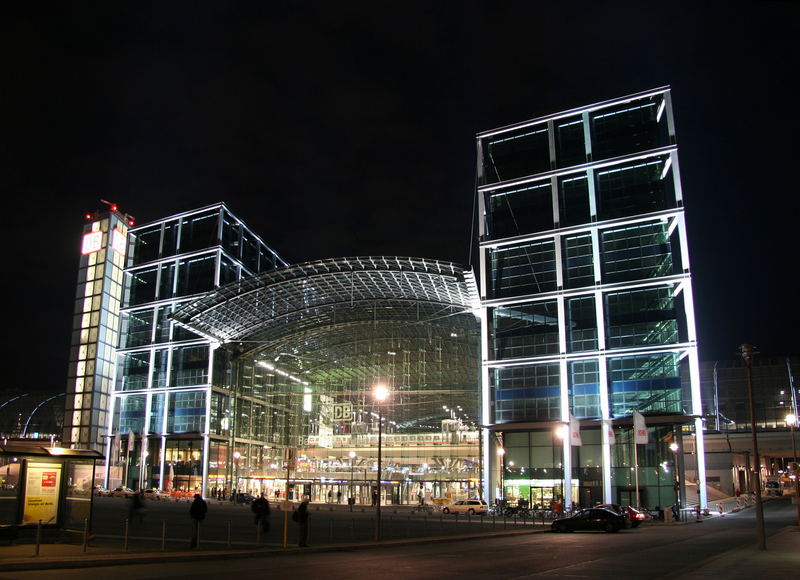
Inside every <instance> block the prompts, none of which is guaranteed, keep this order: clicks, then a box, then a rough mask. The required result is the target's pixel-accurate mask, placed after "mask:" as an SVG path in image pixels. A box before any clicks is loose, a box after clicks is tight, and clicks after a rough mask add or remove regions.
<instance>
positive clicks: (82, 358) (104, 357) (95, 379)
mask: <svg viewBox="0 0 800 580" xmlns="http://www.w3.org/2000/svg"><path fill="white" fill-rule="evenodd" d="M85 218H86V223H85V225H84V226H83V236H82V238H81V257H80V264H79V267H78V284H77V291H76V294H75V308H74V310H73V323H72V338H71V341H70V351H69V369H68V372H67V377H68V378H67V389H66V402H65V406H64V407H65V408H64V411H65V412H64V433H63V442H64V445H65V446H67V447H73V448H75V447H77V448H79V449H94V450H95V451H100V452H102V451H103V449H104V448H105V441H104V440H103V436H104V434H105V431H104V428H105V425H106V423H107V422H108V418H107V409H108V401H109V395H110V394H111V391H112V388H111V385H112V382H113V375H114V349H115V348H116V346H117V341H118V340H119V309H120V304H121V301H122V270H123V268H124V266H125V254H126V252H127V235H128V227H129V226H130V225H132V223H133V220H132V218H131V217H130V216H128V215H126V214H124V213H122V212H120V211H119V210H118V209H117V206H116V205H114V204H109V207H108V209H107V210H105V211H102V212H93V213H89V214H87V215H86V216H85Z"/></svg>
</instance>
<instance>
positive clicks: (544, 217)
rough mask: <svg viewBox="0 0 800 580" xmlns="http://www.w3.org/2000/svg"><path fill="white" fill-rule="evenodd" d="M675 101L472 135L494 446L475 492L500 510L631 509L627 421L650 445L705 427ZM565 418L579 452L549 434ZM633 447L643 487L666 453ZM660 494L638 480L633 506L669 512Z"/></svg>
mask: <svg viewBox="0 0 800 580" xmlns="http://www.w3.org/2000/svg"><path fill="white" fill-rule="evenodd" d="M669 101H670V93H669V89H668V88H663V89H656V90H653V91H648V92H645V93H640V94H638V95H632V96H630V97H625V98H622V99H618V100H614V101H609V102H605V103H599V104H597V105H590V106H587V107H582V108H580V109H576V110H573V111H566V112H564V113H559V114H556V115H551V116H549V117H544V118H541V119H535V120H532V121H529V122H527V123H522V124H520V125H518V126H513V127H507V128H504V129H498V130H496V131H487V132H485V133H481V134H479V135H478V151H479V157H478V158H479V160H480V163H479V168H478V183H479V185H478V193H479V196H480V198H481V200H482V204H483V210H484V211H483V214H484V219H483V220H482V222H481V224H482V231H481V234H482V235H481V252H482V255H481V259H482V267H481V271H482V278H481V297H482V299H483V304H484V308H485V316H486V320H487V322H488V324H486V325H485V329H484V334H483V340H484V341H485V344H486V348H485V350H484V352H486V353H488V357H487V358H485V360H484V361H483V367H484V376H483V381H484V384H485V385H486V389H485V391H484V400H483V413H484V416H485V419H484V420H485V422H486V423H487V424H489V425H490V426H491V428H490V431H491V432H493V433H494V434H495V436H494V437H493V438H492V437H488V436H487V441H486V443H487V445H486V452H485V455H484V459H485V461H487V463H489V464H490V465H491V467H490V468H489V469H488V470H487V480H486V481H485V484H484V485H485V486H486V488H487V493H491V494H493V496H494V497H495V498H503V499H508V498H509V496H511V497H513V496H515V495H516V496H519V497H520V498H524V497H527V496H526V494H533V495H536V493H538V494H539V495H540V496H542V497H544V496H549V497H551V498H552V497H558V496H562V497H563V499H564V501H565V502H566V503H567V504H575V505H581V506H586V505H591V504H592V503H593V502H600V501H605V502H607V503H636V501H637V500H635V498H634V500H631V495H630V494H631V487H632V486H635V483H634V482H633V480H631V478H630V473H631V467H632V463H631V459H630V457H628V455H627V454H628V453H629V451H630V448H631V446H632V444H631V443H630V433H631V431H632V424H631V415H632V413H633V412H634V411H637V412H639V413H641V414H643V415H644V416H645V418H646V420H648V421H651V419H650V417H658V419H657V422H658V423H659V426H658V427H655V426H654V427H652V428H651V427H648V429H650V430H651V438H650V440H651V442H652V441H654V440H655V439H656V438H657V437H660V439H659V441H661V442H663V441H664V440H671V441H675V440H676V439H677V438H678V432H679V431H681V430H682V429H683V425H684V424H690V425H694V426H695V428H696V429H697V428H698V427H699V426H700V425H699V423H698V421H699V420H694V419H691V418H689V416H690V415H695V416H699V415H700V412H701V410H700V390H699V365H698V361H697V345H696V335H695V329H694V319H693V310H692V304H691V278H690V273H689V271H688V268H687V264H688V259H687V256H688V250H687V246H686V232H685V221H684V215H683V197H682V190H681V187H680V182H679V179H678V158H677V147H676V145H675V137H674V129H673V127H674V124H673V121H672V111H671V107H670V102H669ZM512 180H513V181H512ZM665 417H666V418H668V419H665ZM573 418H574V419H576V420H578V421H579V423H580V429H581V436H582V437H581V438H582V445H581V446H572V447H571V446H570V443H569V439H570V438H559V437H556V436H553V435H552V433H551V432H555V431H559V427H560V426H564V425H567V424H569V423H570V420H571V419H573ZM652 421H656V419H652ZM656 431H658V432H656ZM662 431H663V433H662ZM614 433H616V436H613V435H614ZM626 438H627V439H626ZM520 441H527V442H528V443H527V444H522V443H520V444H519V445H518V442H520ZM613 441H616V443H613ZM626 441H628V444H627V446H626ZM492 444H493V445H494V447H503V448H504V449H506V454H505V455H503V456H502V457H503V458H504V461H503V462H499V461H498V460H497V458H496V456H495V455H494V454H493V453H492V450H491V447H492ZM526 445H527V447H526ZM517 447H519V449H517ZM639 447H640V454H639V471H640V473H641V474H644V473H645V472H648V473H651V470H650V468H651V467H653V468H655V469H656V471H657V468H658V465H659V464H660V462H663V461H666V460H672V459H673V457H672V452H671V451H670V452H667V451H665V450H664V449H663V448H662V447H663V445H662V444H661V443H659V444H656V443H649V444H648V445H646V446H645V445H639ZM626 449H627V451H626ZM520 453H521V454H522V456H521V461H517V460H513V462H514V466H515V467H514V468H513V469H511V468H510V466H509V461H511V459H510V458H512V457H513V456H515V455H516V454H520ZM554 457H555V458H560V460H559V461H560V462H559V461H555V460H554V459H553V458H554ZM535 458H539V459H540V460H541V464H539V463H537V461H536V460H535ZM634 467H635V466H634ZM545 469H548V470H550V474H549V477H545V476H544V471H543V470H545ZM554 469H555V470H560V471H558V474H557V475H556V476H553V475H552V471H553V470H554ZM634 471H635V469H634ZM569 473H571V474H572V477H567V474H569ZM531 474H536V477H533V476H532V475H531ZM623 474H624V475H625V477H623ZM534 479H535V480H536V481H534ZM662 479H663V481H662ZM662 479H659V478H658V477H657V478H655V479H652V478H650V477H649V475H648V477H644V475H642V477H641V478H640V481H639V485H640V489H638V490H636V491H638V493H639V496H638V497H639V498H640V499H639V500H638V501H640V502H641V504H642V505H649V504H652V505H650V507H653V506H655V505H671V504H673V503H676V502H677V501H678V500H679V498H677V497H676V496H675V492H674V485H673V484H674V473H673V474H670V475H664V478H662ZM545 481H550V484H549V485H545V483H544V482H545ZM545 487H547V488H548V491H546V492H545V491H542V489H543V488H545ZM662 487H664V489H661V488H662ZM536 489H539V491H538V492H536V493H534V490H536ZM664 490H667V491H664ZM703 491H704V490H703ZM665 494H666V496H669V497H666V496H665ZM670 494H671V495H670ZM668 500H669V501H668ZM701 501H702V502H705V494H703V498H702V499H701Z"/></svg>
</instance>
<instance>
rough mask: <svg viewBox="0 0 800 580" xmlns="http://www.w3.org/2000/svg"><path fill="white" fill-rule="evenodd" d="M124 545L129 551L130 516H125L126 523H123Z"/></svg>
mask: <svg viewBox="0 0 800 580" xmlns="http://www.w3.org/2000/svg"><path fill="white" fill-rule="evenodd" d="M122 545H123V546H124V548H125V551H126V552H127V551H128V518H125V523H124V524H123V532H122Z"/></svg>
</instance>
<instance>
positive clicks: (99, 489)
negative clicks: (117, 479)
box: [94, 485, 111, 495]
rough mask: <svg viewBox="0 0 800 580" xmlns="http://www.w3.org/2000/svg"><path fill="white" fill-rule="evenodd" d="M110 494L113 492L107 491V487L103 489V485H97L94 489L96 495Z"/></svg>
mask: <svg viewBox="0 0 800 580" xmlns="http://www.w3.org/2000/svg"><path fill="white" fill-rule="evenodd" d="M110 493H111V492H110V491H109V490H107V489H106V488H105V487H103V486H102V485H96V486H95V487H94V494H95V495H108V494H110Z"/></svg>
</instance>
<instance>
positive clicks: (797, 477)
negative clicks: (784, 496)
mask: <svg viewBox="0 0 800 580" xmlns="http://www.w3.org/2000/svg"><path fill="white" fill-rule="evenodd" d="M797 422H798V421H797V415H795V414H794V413H789V414H788V415H786V424H787V425H789V430H790V431H791V432H792V458H793V460H794V462H793V463H792V475H791V477H793V478H794V501H795V502H796V503H797V519H796V520H795V524H796V525H798V526H800V473H798V471H800V470H798V469H797V445H796V444H795V442H794V428H795V427H797Z"/></svg>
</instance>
